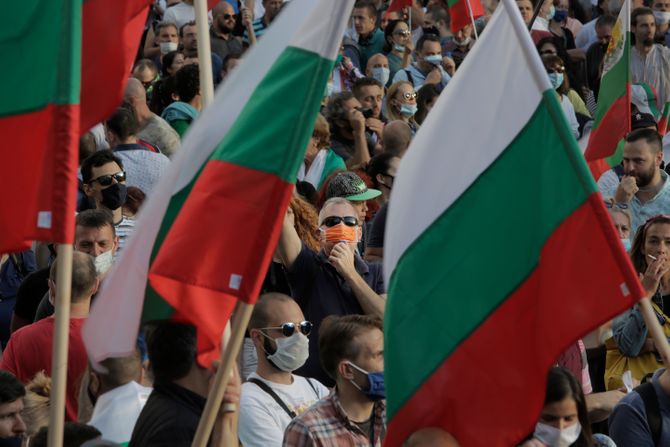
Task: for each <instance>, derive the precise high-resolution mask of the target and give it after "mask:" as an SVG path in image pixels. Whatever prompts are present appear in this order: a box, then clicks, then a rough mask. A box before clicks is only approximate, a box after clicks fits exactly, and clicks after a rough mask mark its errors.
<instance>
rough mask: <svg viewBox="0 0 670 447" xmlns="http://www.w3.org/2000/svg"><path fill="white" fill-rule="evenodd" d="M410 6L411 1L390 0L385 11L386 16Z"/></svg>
mask: <svg viewBox="0 0 670 447" xmlns="http://www.w3.org/2000/svg"><path fill="white" fill-rule="evenodd" d="M410 6H412V0H391V4H390V5H389V7H388V8H387V9H386V14H389V13H391V12H395V11H401V10H402V8H407V7H410Z"/></svg>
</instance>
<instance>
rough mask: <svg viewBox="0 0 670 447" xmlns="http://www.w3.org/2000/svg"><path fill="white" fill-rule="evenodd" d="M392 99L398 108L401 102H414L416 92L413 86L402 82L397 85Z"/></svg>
mask: <svg viewBox="0 0 670 447" xmlns="http://www.w3.org/2000/svg"><path fill="white" fill-rule="evenodd" d="M394 99H395V100H396V102H397V103H398V108H400V106H401V105H402V104H416V92H415V91H414V87H412V86H411V85H409V84H402V85H401V86H400V87H398V91H397V92H396V94H395V96H394Z"/></svg>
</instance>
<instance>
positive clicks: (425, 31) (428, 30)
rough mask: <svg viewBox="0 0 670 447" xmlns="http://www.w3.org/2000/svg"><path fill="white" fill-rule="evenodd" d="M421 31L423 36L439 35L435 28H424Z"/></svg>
mask: <svg viewBox="0 0 670 447" xmlns="http://www.w3.org/2000/svg"><path fill="white" fill-rule="evenodd" d="M422 29H423V34H433V35H435V36H439V35H440V30H438V29H437V27H436V26H424V27H423V28H422Z"/></svg>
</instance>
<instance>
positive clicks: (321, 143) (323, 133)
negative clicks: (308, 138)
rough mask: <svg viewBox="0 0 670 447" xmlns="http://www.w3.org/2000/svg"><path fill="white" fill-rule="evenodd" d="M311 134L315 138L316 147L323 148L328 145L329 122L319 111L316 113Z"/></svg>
mask: <svg viewBox="0 0 670 447" xmlns="http://www.w3.org/2000/svg"><path fill="white" fill-rule="evenodd" d="M312 136H313V137H314V139H315V140H316V147H317V149H323V148H326V147H328V146H329V145H330V124H328V120H326V118H325V117H324V116H323V115H322V114H320V113H319V114H317V115H316V122H315V123H314V131H312Z"/></svg>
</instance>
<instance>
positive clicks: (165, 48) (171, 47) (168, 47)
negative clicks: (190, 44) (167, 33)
mask: <svg viewBox="0 0 670 447" xmlns="http://www.w3.org/2000/svg"><path fill="white" fill-rule="evenodd" d="M160 46H161V54H168V53H169V52H170V51H177V42H161V44H160Z"/></svg>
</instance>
